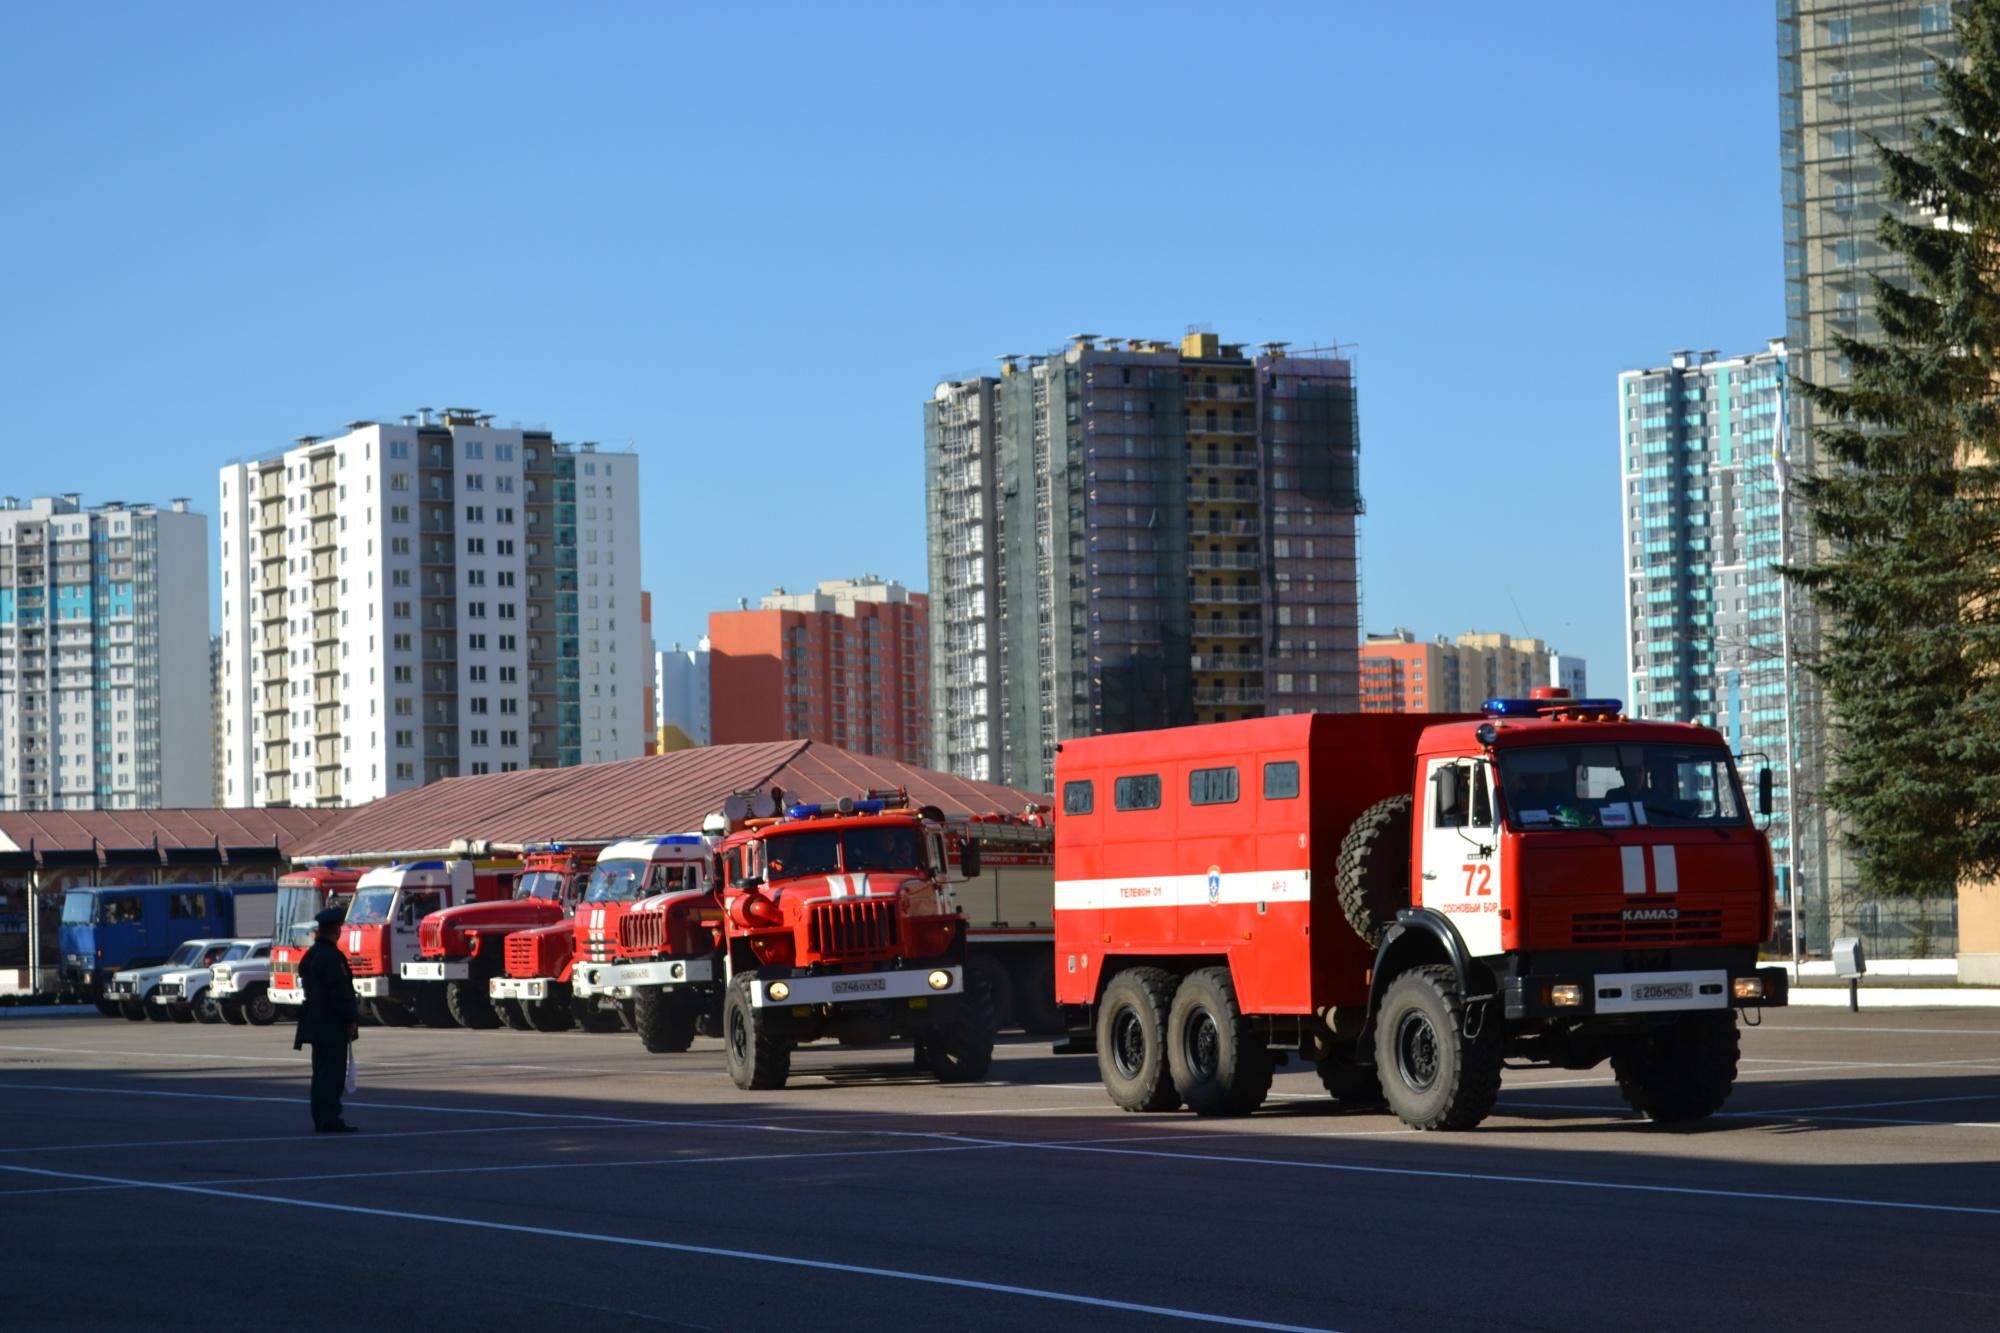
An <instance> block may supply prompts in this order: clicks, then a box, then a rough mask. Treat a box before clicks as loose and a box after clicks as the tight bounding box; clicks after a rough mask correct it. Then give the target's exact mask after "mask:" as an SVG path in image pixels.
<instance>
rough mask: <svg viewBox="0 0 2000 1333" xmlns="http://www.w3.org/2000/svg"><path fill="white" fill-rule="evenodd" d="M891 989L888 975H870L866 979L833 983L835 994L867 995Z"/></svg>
mask: <svg viewBox="0 0 2000 1333" xmlns="http://www.w3.org/2000/svg"><path fill="white" fill-rule="evenodd" d="M888 989H889V979H888V978H887V977H870V978H868V979H867V980H865V981H836V982H834V983H833V993H834V994H835V995H867V994H870V993H872V992H875V991H885V990H888Z"/></svg>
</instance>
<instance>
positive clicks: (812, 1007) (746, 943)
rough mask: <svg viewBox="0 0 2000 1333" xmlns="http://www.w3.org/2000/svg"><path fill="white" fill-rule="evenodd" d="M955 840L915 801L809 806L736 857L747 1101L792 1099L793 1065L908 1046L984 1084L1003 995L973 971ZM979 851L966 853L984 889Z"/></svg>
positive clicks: (736, 846)
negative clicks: (782, 1090) (827, 1052)
mask: <svg viewBox="0 0 2000 1333" xmlns="http://www.w3.org/2000/svg"><path fill="white" fill-rule="evenodd" d="M947 837H948V834H947V830H946V827H945V824H944V821H943V818H942V816H941V815H940V814H939V813H938V812H937V811H936V810H934V809H930V808H928V807H927V808H925V809H924V810H921V811H918V810H911V809H909V808H908V804H907V800H906V799H905V798H904V797H903V796H902V795H901V793H895V792H888V793H884V792H871V793H869V794H868V795H867V796H866V797H863V798H861V799H859V800H856V799H852V798H843V799H841V800H840V801H839V802H837V803H828V804H795V805H792V806H791V807H789V808H788V809H787V810H786V811H785V814H784V817H783V818H780V819H754V818H753V819H750V820H747V821H746V822H745V825H744V827H742V828H740V829H738V830H736V831H733V832H731V833H729V835H728V836H727V837H726V838H725V839H724V841H723V843H722V846H721V859H722V865H723V874H724V891H723V892H724V898H723V904H722V905H723V946H724V950H725V952H724V954H723V960H722V961H723V965H724V973H723V976H724V983H725V984H724V995H723V1006H722V1041H723V1059H724V1061H725V1063H726V1064H727V1065H728V1068H729V1076H730V1079H731V1080H732V1081H733V1082H734V1083H735V1084H736V1086H737V1087H739V1088H744V1089H766V1088H778V1087H782V1086H784V1083H785V1080H786V1079H787V1077H788V1076H789V1074H790V1071H791V1060H792V1051H793V1049H794V1048H795V1047H796V1046H798V1045H800V1044H802V1043H804V1042H809V1041H814V1040H817V1039H819V1038H822V1037H834V1038H837V1039H839V1040H840V1041H841V1042H842V1043H843V1044H845V1045H869V1044H874V1043H879V1042H886V1041H891V1040H897V1039H901V1040H907V1041H909V1042H911V1043H912V1044H913V1045H914V1047H915V1054H916V1059H917V1063H918V1065H919V1067H921V1068H924V1069H928V1070H929V1071H930V1072H931V1073H933V1074H935V1075H936V1076H937V1077H938V1078H939V1079H940V1080H942V1081H944V1082H950V1083H957V1082H969V1081H972V1080H975V1079H979V1078H983V1077H985V1075H986V1070H987V1067H988V1065H989V1064H991V1062H992V1059H993V1027H994V1025H993V994H992V991H991V989H990V988H989V986H988V984H987V982H986V978H985V976H984V975H983V974H982V973H981V972H979V971H976V970H969V969H967V967H966V966H965V958H966V922H965V916H964V914H963V913H962V912H961V911H960V910H959V907H958V904H957V902H956V901H955V900H954V898H953V895H952V877H953V871H952V865H951V862H950V859H949V856H948V853H947ZM979 855H980V853H979V844H978V843H977V842H976V841H967V842H966V843H965V844H964V846H963V847H962V849H961V851H960V858H961V862H960V865H961V869H962V871H963V873H964V874H965V875H966V876H967V877H977V876H978V874H979V869H980V867H979Z"/></svg>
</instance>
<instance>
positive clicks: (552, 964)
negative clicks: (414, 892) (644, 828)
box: [487, 843, 597, 1032]
mask: <svg viewBox="0 0 2000 1333" xmlns="http://www.w3.org/2000/svg"><path fill="white" fill-rule="evenodd" d="M596 864H597V849H596V848H594V847H567V846H563V845H560V844H555V843H551V844H548V845H545V846H539V847H528V848H526V849H524V851H523V853H522V858H521V886H526V888H527V891H528V892H529V893H531V894H532V895H533V896H535V897H538V898H550V899H553V900H554V901H556V902H559V903H561V904H562V905H563V917H562V919H561V920H560V921H552V922H550V923H549V924H548V925H545V926H536V927H534V928H533V929H530V930H517V931H515V932H514V933H513V934H511V935H509V936H508V937H507V947H506V951H505V956H504V957H503V959H502V960H501V975H499V976H497V977H494V978H492V979H491V980H490V981H488V982H487V994H488V995H489V996H491V997H492V1000H493V1007H494V1009H495V1010H497V1011H498V1012H499V1014H500V1017H501V1019H502V1021H504V1022H505V1023H506V1024H507V1026H508V1027H511V1028H516V1029H528V1030H532V1031H535V1032H561V1031H564V1030H565V1029H568V1028H571V1027H574V1026H575V1025H576V1013H575V1009H574V1001H573V1000H572V998H571V996H570V985H569V976H570V964H571V960H572V959H573V958H574V956H575V954H574V950H573V949H572V945H573V944H574V943H575V938H576V905H577V903H578V902H580V901H582V898H583V894H584V890H585V889H586V888H587V887H588V886H589V884H590V872H591V868H592V867H593V866H595V865H596ZM520 891H521V889H520V887H519V886H517V889H516V892H517V893H518V892H520Z"/></svg>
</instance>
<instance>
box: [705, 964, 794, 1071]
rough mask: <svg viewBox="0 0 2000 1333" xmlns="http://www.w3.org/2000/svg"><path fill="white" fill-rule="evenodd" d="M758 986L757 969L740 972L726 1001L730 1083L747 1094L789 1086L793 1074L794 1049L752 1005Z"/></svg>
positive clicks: (724, 1040)
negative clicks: (752, 988)
mask: <svg viewBox="0 0 2000 1333" xmlns="http://www.w3.org/2000/svg"><path fill="white" fill-rule="evenodd" d="M756 984H757V972H756V970H755V969H754V968H753V969H751V970H750V971H747V972H738V973H737V974H736V979H735V980H734V981H732V982H730V983H729V995H728V998H726V999H725V1000H723V1002H722V1059H723V1063H724V1064H726V1065H728V1066H729V1081H730V1082H731V1083H734V1084H735V1085H736V1086H737V1087H739V1088H741V1089H743V1090H744V1091H745V1092H765V1091H769V1090H771V1089H773V1088H782V1087H784V1086H785V1080H786V1079H787V1078H790V1077H791V1073H792V1047H791V1043H789V1042H787V1041H785V1040H784V1039H783V1038H782V1037H779V1036H777V1035H775V1034H774V1033H772V1032H771V1031H770V1029H769V1025H768V1024H767V1023H766V1021H765V1018H764V1015H763V1014H762V1013H760V1012H759V1011H758V1010H757V1009H756V1008H755V1007H754V1006H753V1005H752V1004H751V1003H750V995H751V989H750V988H751V987H753V986H755V985H756Z"/></svg>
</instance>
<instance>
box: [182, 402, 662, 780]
mask: <svg viewBox="0 0 2000 1333" xmlns="http://www.w3.org/2000/svg"><path fill="white" fill-rule="evenodd" d="M492 420H493V419H492V417H491V416H489V415H486V414H483V413H479V412H476V411H473V410H471V409H468V408H447V409H445V410H444V411H443V412H441V413H436V414H433V413H432V411H431V409H429V408H422V409H419V411H418V412H417V413H415V414H413V415H411V416H406V417H404V418H403V419H402V422H401V423H400V424H396V425H391V424H386V423H382V422H365V421H355V422H350V423H348V427H347V432H346V433H345V434H343V435H340V436H337V437H334V438H331V439H319V438H316V437H312V436H306V437H303V438H301V439H300V440H299V441H298V442H297V443H296V444H295V445H294V447H292V448H290V449H287V450H285V451H283V452H282V453H280V454H276V455H273V456H271V457H268V458H263V459H258V460H256V461H253V462H248V463H235V464H231V465H229V466H228V467H225V468H223V469H222V492H221V494H222V524H221V539H222V647H221V659H222V670H221V690H222V708H223V720H222V729H223V740H222V748H223V756H224V759H223V763H224V773H223V791H224V797H225V799H226V800H227V801H228V802H229V803H230V804H231V805H297V806H307V805H355V804H359V803H361V802H363V801H368V800H373V799H374V798H376V797H378V796H384V795H387V794H389V793H391V792H397V791H402V790H405V789H407V788H410V787H415V786H419V785H421V784H423V783H426V782H433V781H436V780H438V779H440V778H449V777H458V776H467V775H473V774H480V773H500V772H507V771H511V770H513V769H519V768H555V767H559V766H567V765H571V764H580V763H592V762H596V761H599V760H607V759H630V758H634V757H636V756H638V755H640V754H643V753H644V752H645V744H646V738H647V733H648V730H649V729H650V727H651V725H652V719H651V718H650V717H648V716H647V708H646V700H645V694H646V687H647V684H648V677H649V674H650V670H651V666H652V664H651V662H650V661H648V652H649V644H648V641H647V635H646V628H645V624H644V621H643V618H642V615H641V607H640V590H639V463H638V459H636V458H635V457H633V456H631V455H630V454H609V453H599V452H597V450H596V447H595V446H594V445H589V444H579V445H568V444H558V443H557V442H556V441H555V439H554V438H553V437H552V436H551V435H550V433H549V432H547V431H542V430H520V429H499V428H496V427H494V426H493V424H492Z"/></svg>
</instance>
